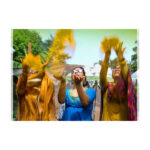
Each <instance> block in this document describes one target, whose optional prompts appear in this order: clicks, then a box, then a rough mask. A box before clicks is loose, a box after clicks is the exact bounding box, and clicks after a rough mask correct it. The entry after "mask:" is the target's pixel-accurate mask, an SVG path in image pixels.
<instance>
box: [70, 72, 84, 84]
mask: <svg viewBox="0 0 150 150" xmlns="http://www.w3.org/2000/svg"><path fill="white" fill-rule="evenodd" d="M83 79H85V76H83V75H78V74H73V75H72V80H73V81H74V82H75V84H76V85H78V84H80V83H81V82H82V81H83Z"/></svg>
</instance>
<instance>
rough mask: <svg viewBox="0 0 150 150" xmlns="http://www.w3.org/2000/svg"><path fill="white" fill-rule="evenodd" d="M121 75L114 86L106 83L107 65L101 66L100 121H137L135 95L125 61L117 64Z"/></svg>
mask: <svg viewBox="0 0 150 150" xmlns="http://www.w3.org/2000/svg"><path fill="white" fill-rule="evenodd" d="M119 63H120V66H121V73H120V74H121V75H120V77H119V79H118V82H117V83H116V84H114V83H112V82H107V79H106V74H107V69H108V64H104V63H103V64H102V69H101V74H100V80H101V81H100V83H101V87H102V90H101V113H100V120H104V121H106V120H107V121H109V120H112V121H113V120H114V121H115V120H116V121H117V120H118V121H119V120H135V121H136V120H137V95H136V90H135V87H134V84H133V83H132V79H131V74H130V71H129V69H128V67H127V65H126V61H125V60H123V61H122V62H119Z"/></svg>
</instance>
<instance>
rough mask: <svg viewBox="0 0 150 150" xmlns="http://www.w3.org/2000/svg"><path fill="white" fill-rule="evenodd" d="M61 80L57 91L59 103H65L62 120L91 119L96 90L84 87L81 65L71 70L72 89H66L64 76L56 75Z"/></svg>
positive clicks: (85, 83)
mask: <svg viewBox="0 0 150 150" xmlns="http://www.w3.org/2000/svg"><path fill="white" fill-rule="evenodd" d="M56 78H57V79H59V80H60V81H61V84H60V89H59V93H58V101H59V103H61V104H63V103H65V111H64V114H63V116H62V119H61V120H62V121H92V108H93V100H94V99H95V97H96V91H95V90H94V89H92V88H85V86H86V85H87V81H86V75H85V71H84V69H83V68H82V67H77V68H74V69H73V70H72V75H71V78H72V81H73V84H74V88H73V89H66V80H65V78H64V77H56Z"/></svg>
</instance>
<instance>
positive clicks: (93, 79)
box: [66, 76, 113, 82]
mask: <svg viewBox="0 0 150 150" xmlns="http://www.w3.org/2000/svg"><path fill="white" fill-rule="evenodd" d="M66 80H71V77H70V76H66ZM87 80H89V81H90V80H92V81H96V80H97V81H99V77H94V76H87ZM107 80H108V82H113V79H112V78H107Z"/></svg>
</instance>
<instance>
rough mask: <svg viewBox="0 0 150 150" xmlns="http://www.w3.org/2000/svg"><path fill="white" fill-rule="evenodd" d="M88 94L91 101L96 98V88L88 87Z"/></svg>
mask: <svg viewBox="0 0 150 150" xmlns="http://www.w3.org/2000/svg"><path fill="white" fill-rule="evenodd" d="M86 94H87V95H88V97H89V100H90V102H92V101H93V100H94V99H95V98H96V90H94V89H92V88H88V89H87V91H86Z"/></svg>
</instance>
